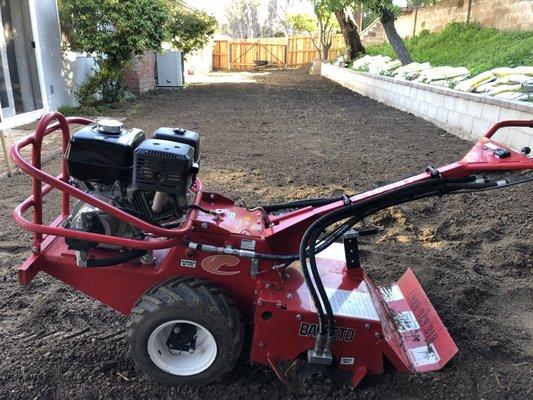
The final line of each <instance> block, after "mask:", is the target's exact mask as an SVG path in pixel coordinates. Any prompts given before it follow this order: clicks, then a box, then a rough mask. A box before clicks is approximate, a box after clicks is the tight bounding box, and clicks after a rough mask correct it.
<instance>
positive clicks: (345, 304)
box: [325, 287, 379, 321]
mask: <svg viewBox="0 0 533 400" xmlns="http://www.w3.org/2000/svg"><path fill="white" fill-rule="evenodd" d="M325 289H326V293H327V295H328V299H329V302H330V303H331V308H332V309H333V313H334V314H335V315H338V316H341V317H352V318H364V319H370V320H373V321H379V317H378V313H377V312H376V308H375V307H374V303H372V298H371V297H370V294H369V293H364V292H358V291H357V290H342V289H333V288H328V287H327V288H325Z"/></svg>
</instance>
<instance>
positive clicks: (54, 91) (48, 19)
mask: <svg viewBox="0 0 533 400" xmlns="http://www.w3.org/2000/svg"><path fill="white" fill-rule="evenodd" d="M30 11H31V17H32V24H33V36H34V40H35V44H36V53H37V57H38V58H39V59H40V61H41V62H40V63H38V64H40V66H39V74H40V75H41V92H42V93H43V97H44V99H43V103H44V104H43V105H44V108H45V109H47V110H49V109H55V108H57V107H59V106H61V105H65V104H70V103H71V101H72V96H71V93H69V90H68V88H67V80H68V79H69V78H70V77H69V75H70V71H68V70H67V69H66V68H65V67H64V64H63V57H62V54H61V34H60V28H59V16H58V10H57V3H56V0H30Z"/></svg>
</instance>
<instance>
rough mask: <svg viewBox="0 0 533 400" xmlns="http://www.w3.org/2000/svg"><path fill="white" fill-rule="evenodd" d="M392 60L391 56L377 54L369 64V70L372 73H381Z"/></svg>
mask: <svg viewBox="0 0 533 400" xmlns="http://www.w3.org/2000/svg"><path fill="white" fill-rule="evenodd" d="M391 60H392V59H391V58H390V57H389V56H375V57H373V58H372V61H370V64H368V67H367V71H368V72H369V73H371V74H379V73H380V72H381V70H382V68H383V67H384V66H385V65H386V64H387V63H388V62H390V61H391Z"/></svg>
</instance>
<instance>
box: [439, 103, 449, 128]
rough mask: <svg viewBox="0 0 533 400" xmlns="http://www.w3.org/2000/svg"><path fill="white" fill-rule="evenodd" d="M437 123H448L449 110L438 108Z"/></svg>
mask: <svg viewBox="0 0 533 400" xmlns="http://www.w3.org/2000/svg"><path fill="white" fill-rule="evenodd" d="M437 121H440V122H442V123H446V124H447V123H448V109H447V108H446V107H438V108H437Z"/></svg>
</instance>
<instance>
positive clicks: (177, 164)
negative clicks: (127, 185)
mask: <svg viewBox="0 0 533 400" xmlns="http://www.w3.org/2000/svg"><path fill="white" fill-rule="evenodd" d="M196 172H197V171H196V166H195V164H194V149H193V148H192V147H191V146H189V145H187V144H183V143H176V142H171V141H168V140H159V139H148V140H145V141H144V142H142V143H141V144H140V145H139V146H138V147H137V148H136V149H135V153H134V166H133V188H134V189H136V190H150V191H154V192H164V193H168V194H172V195H175V196H176V201H177V203H178V206H179V207H184V206H185V205H186V204H187V192H188V190H189V188H190V187H191V185H192V183H193V182H192V179H193V175H194V174H195V173H196Z"/></svg>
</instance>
